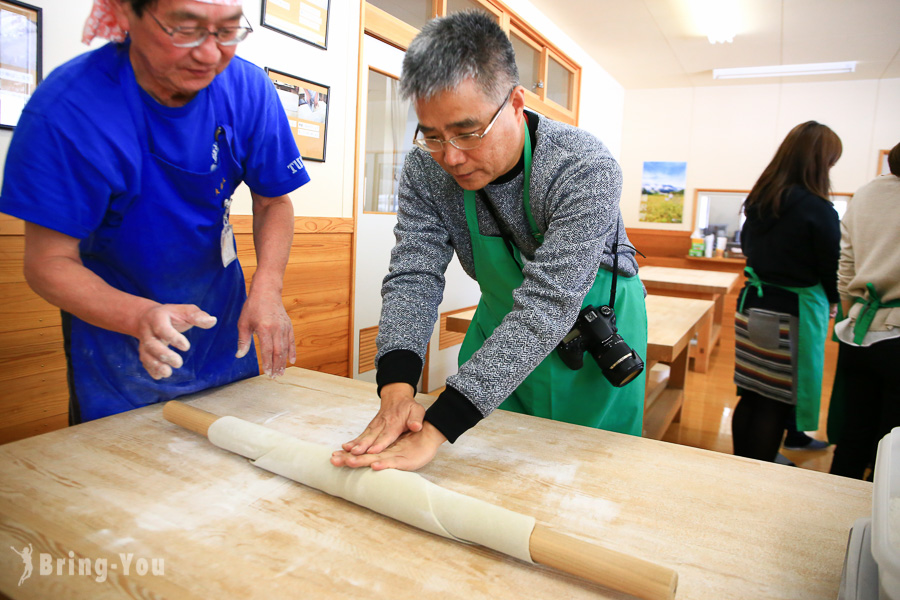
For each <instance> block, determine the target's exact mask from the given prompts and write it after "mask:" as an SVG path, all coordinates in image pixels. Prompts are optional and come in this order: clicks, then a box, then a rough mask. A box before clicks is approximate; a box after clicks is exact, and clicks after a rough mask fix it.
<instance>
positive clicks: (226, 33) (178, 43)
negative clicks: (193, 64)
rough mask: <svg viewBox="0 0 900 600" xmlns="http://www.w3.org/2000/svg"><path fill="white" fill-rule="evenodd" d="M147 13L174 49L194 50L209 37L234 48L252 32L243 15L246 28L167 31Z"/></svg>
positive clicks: (152, 15) (196, 28)
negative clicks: (164, 33) (167, 35)
mask: <svg viewBox="0 0 900 600" xmlns="http://www.w3.org/2000/svg"><path fill="white" fill-rule="evenodd" d="M147 13H148V14H149V15H150V16H151V17H153V20H154V21H156V24H157V25H159V27H160V29H162V30H163V31H165V32H166V33H167V34H169V37H170V38H172V45H173V46H175V47H176V48H196V47H197V46H199V45H200V44H202V43H203V42H205V41H206V38H208V37H209V36H213V37H215V38H216V43H217V44H218V45H220V46H236V45H238V44H240V43H241V42H243V41H244V40H245V39H247V36H248V35H250V32H252V31H253V27H251V26H250V21H247V17H245V16H244V15H243V14H241V18H243V19H244V20H245V21H247V27H220V28H218V29H216V30H215V31H210V30H209V29H207V28H206V27H175V28H173V29H168V28H166V26H165V25H163V24H162V23H160V22H159V19H157V18H156V15H154V14H153V13H152V12H150V11H149V10H148V11H147Z"/></svg>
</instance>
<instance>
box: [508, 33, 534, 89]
mask: <svg viewBox="0 0 900 600" xmlns="http://www.w3.org/2000/svg"><path fill="white" fill-rule="evenodd" d="M509 39H510V41H511V42H512V47H513V50H514V51H515V53H516V66H517V67H519V83H521V84H522V87H524V88H525V89H526V90H530V91H532V92H534V93H535V94H538V93H540V92H539V91H538V90H539V89H540V86H539V85H538V84H539V83H540V81H541V53H540V52H538V51H537V50H535V49H534V48H532V47H531V46H530V45H529V44H528V43H527V42H526V41H525V40H523V39H522V38H521V37H519V36H518V35H516V32H514V31H510V32H509Z"/></svg>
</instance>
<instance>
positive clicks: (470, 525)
mask: <svg viewBox="0 0 900 600" xmlns="http://www.w3.org/2000/svg"><path fill="white" fill-rule="evenodd" d="M208 435H209V440H210V441H211V442H212V443H213V444H215V445H216V446H219V447H220V448H223V449H225V450H229V451H231V452H235V453H237V454H240V455H241V456H246V457H247V458H249V459H250V460H252V461H253V464H254V465H256V466H257V467H260V468H262V469H265V470H267V471H271V472H272V473H276V474H278V475H281V476H282V477H287V478H288V479H292V480H294V481H297V482H299V483H302V484H304V485H307V486H309V487H313V488H316V489H317V490H321V491H323V492H325V493H327V494H330V495H332V496H337V497H339V498H343V499H345V500H349V501H350V502H353V503H354V504H358V505H360V506H363V507H365V508H368V509H370V510H373V511H375V512H377V513H380V514H382V515H385V516H388V517H391V518H393V519H396V520H398V521H402V522H404V523H407V524H409V525H412V526H414V527H418V528H419V529H423V530H425V531H428V532H431V533H434V534H437V535H441V536H444V537H446V538H450V539H453V540H456V541H459V542H466V543H473V544H479V545H481V546H485V547H487V548H491V549H492V550H497V551H498V552H503V553H504V554H508V555H510V556H513V557H515V558H518V559H519V560H523V561H525V562H528V563H532V564H533V561H532V560H531V552H530V550H529V540H530V538H531V533H532V531H533V530H534V525H535V520H534V518H533V517H529V516H526V515H522V514H519V513H516V512H513V511H511V510H507V509H505V508H501V507H499V506H495V505H493V504H490V503H488V502H484V501H482V500H478V499H476V498H472V497H470V496H466V495H463V494H459V493H457V492H453V491H450V490H447V489H444V488H442V487H440V486H438V485H435V484H433V483H431V482H430V481H428V480H427V479H425V478H423V477H422V476H421V475H417V474H416V473H410V472H407V471H397V470H395V469H385V470H384V471H373V470H372V469H368V468H366V469H351V468H348V467H335V466H334V465H332V464H331V462H330V459H331V450H330V449H329V448H328V447H326V446H322V445H319V444H312V443H309V442H304V441H303V440H299V439H297V438H295V437H292V436H289V435H287V434H284V433H281V432H279V431H275V430H273V429H269V428H268V427H263V426H262V425H256V424H255V423H249V422H247V421H244V420H242V419H238V418H236V417H222V418H220V419H218V420H217V421H216V422H215V423H213V424H212V425H210V427H209V434H208Z"/></svg>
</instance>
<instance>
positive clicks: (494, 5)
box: [363, 0, 581, 126]
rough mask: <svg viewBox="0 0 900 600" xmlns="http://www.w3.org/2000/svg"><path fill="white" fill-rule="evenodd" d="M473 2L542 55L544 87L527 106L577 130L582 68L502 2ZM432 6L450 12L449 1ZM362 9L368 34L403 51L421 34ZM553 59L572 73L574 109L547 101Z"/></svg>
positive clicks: (527, 92)
mask: <svg viewBox="0 0 900 600" xmlns="http://www.w3.org/2000/svg"><path fill="white" fill-rule="evenodd" d="M473 1H474V2H476V3H478V4H480V5H481V6H482V7H483V8H484V9H485V10H486V11H488V12H490V13H491V14H493V15H496V16H497V19H498V22H499V23H500V27H501V28H502V29H503V30H504V31H505V32H506V33H507V35H511V32H512V31H515V33H516V35H517V36H519V37H520V38H521V39H522V40H524V41H525V42H526V43H528V44H529V45H531V46H532V47H533V48H535V49H536V50H539V51H540V53H541V62H540V75H541V79H540V81H542V82H543V83H544V87H543V88H539V89H538V93H537V94H535V93H534V92H532V91H531V90H529V89H526V90H525V106H527V107H528V108H530V109H532V110H534V111H536V112H538V113H540V114H543V115H546V116H548V117H550V118H551V119H555V120H557V121H561V122H563V123H568V124H570V125H576V126H577V125H578V115H579V109H580V97H581V66H580V65H579V64H578V63H576V62H575V61H573V60H572V59H571V58H569V57H568V56H567V55H566V54H565V53H564V52H562V51H561V50H560V49H559V48H557V47H556V46H555V45H553V44H552V43H550V41H549V40H547V38H545V37H544V36H542V35H541V34H540V33H539V32H538V31H537V30H536V29H535V28H534V27H532V26H531V25H529V24H528V23H527V22H526V21H525V20H524V19H522V18H521V17H520V16H519V15H517V14H516V13H515V12H514V11H513V10H512V9H510V8H509V7H507V6H506V5H505V4H503V3H502V2H500V1H499V0H473ZM431 6H432V15H433V16H443V15H444V14H446V12H447V0H431ZM363 8H364V13H363V28H364V31H365V33H367V34H369V35H371V36H373V37H375V38H378V39H380V40H382V41H383V42H386V43H388V44H390V45H392V46H395V47H397V48H399V49H401V50H406V49H407V48H409V44H410V42H411V41H412V39H413V38H414V37H415V36H416V34H418V33H419V30H418V29H416V28H415V27H412V26H411V25H409V24H407V23H405V22H403V21H401V20H400V19H398V18H397V17H394V16H393V15H391V14H389V13H387V12H386V11H384V10H382V9H380V8H378V7H377V6H373V5H372V4H369V3H368V2H365V1H364V2H363ZM550 57H553V59H554V60H556V61H557V62H558V63H560V64H561V65H563V67H565V68H566V69H568V70H569V71H570V72H571V73H572V90H571V97H572V108H571V109H569V108H568V107H565V106H562V105H560V104H557V103H556V102H554V101H552V100H549V99H547V97H546V90H547V67H548V64H549V59H550Z"/></svg>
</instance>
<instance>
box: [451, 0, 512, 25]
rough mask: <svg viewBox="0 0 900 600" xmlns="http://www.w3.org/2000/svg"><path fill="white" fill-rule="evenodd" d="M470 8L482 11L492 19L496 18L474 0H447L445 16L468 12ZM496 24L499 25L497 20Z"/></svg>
mask: <svg viewBox="0 0 900 600" xmlns="http://www.w3.org/2000/svg"><path fill="white" fill-rule="evenodd" d="M472 8H477V9H478V10H482V11H484V12H486V13H488V14H489V15H491V16H492V17H494V18H496V17H497V15H495V14H494V13H492V12H490V11H488V10H486V9H485V8H484V6H482V5H481V4H480V3H479V2H476V0H447V14H448V15H452V14H453V13H457V12H462V11H464V10H470V9H472ZM497 22H498V23H499V19H497Z"/></svg>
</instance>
